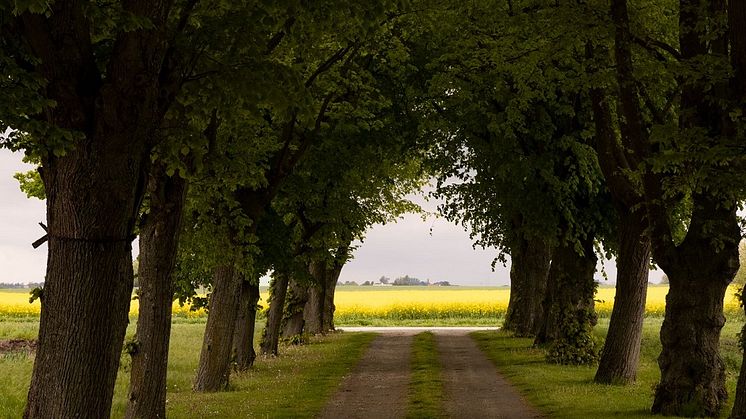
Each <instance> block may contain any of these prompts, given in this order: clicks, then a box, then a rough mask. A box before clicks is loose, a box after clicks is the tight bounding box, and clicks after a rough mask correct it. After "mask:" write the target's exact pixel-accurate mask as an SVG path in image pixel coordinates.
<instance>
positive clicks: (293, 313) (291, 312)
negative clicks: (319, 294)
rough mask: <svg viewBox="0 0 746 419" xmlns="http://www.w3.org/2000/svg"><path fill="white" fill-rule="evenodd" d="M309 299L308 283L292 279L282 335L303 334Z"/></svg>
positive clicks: (288, 336) (284, 336)
mask: <svg viewBox="0 0 746 419" xmlns="http://www.w3.org/2000/svg"><path fill="white" fill-rule="evenodd" d="M307 301H308V285H305V284H300V283H298V281H296V280H294V279H291V280H290V286H289V289H288V295H287V304H286V306H285V314H284V316H283V324H284V325H283V329H282V337H283V338H291V337H293V336H297V335H302V334H303V330H304V326H305V321H304V320H303V317H304V316H303V310H304V308H305V306H306V302H307Z"/></svg>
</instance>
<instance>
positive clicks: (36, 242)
mask: <svg viewBox="0 0 746 419" xmlns="http://www.w3.org/2000/svg"><path fill="white" fill-rule="evenodd" d="M39 225H40V226H41V228H43V229H44V231H47V226H45V225H44V223H39ZM47 240H49V234H45V235H44V236H43V237H42V238H40V239H39V240H37V241H35V242H33V243H31V246H33V247H34V249H36V248H38V247H39V246H41V245H42V244H44V242H46V241H47Z"/></svg>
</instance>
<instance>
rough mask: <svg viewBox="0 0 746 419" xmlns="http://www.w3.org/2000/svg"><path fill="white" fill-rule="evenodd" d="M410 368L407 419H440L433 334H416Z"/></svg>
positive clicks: (440, 398) (440, 390)
mask: <svg viewBox="0 0 746 419" xmlns="http://www.w3.org/2000/svg"><path fill="white" fill-rule="evenodd" d="M411 365H412V378H411V380H410V383H409V401H408V403H407V418H438V417H443V413H442V412H443V378H442V376H441V368H440V361H438V348H437V345H436V343H435V336H434V335H433V334H432V332H423V333H419V334H417V335H415V337H414V339H413V341H412V361H411Z"/></svg>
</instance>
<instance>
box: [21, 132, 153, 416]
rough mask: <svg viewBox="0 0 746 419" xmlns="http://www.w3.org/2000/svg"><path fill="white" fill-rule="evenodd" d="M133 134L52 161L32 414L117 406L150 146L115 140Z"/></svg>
mask: <svg viewBox="0 0 746 419" xmlns="http://www.w3.org/2000/svg"><path fill="white" fill-rule="evenodd" d="M123 137H124V135H123V134H121V135H118V136H115V137H112V138H108V139H106V140H104V139H103V138H93V139H90V141H89V140H86V144H85V145H81V146H80V147H79V149H76V150H73V151H70V152H68V154H67V155H66V156H64V157H60V158H54V159H52V161H47V162H45V163H44V167H43V169H42V178H43V179H44V187H45V192H46V197H47V225H48V238H49V250H48V256H47V258H48V259H47V272H46V278H45V284H44V290H43V294H42V298H41V318H40V321H39V338H38V342H39V346H38V349H37V353H36V357H35V361H34V369H33V374H32V377H31V385H30V388H29V392H28V403H27V405H26V410H25V413H24V417H27V418H67V417H80V418H102V417H108V416H109V414H110V410H111V400H112V397H113V392H114V383H115V380H116V376H117V370H118V369H119V361H120V357H121V353H122V346H123V343H124V335H125V331H126V329H127V324H128V322H129V306H130V300H131V298H132V284H133V270H132V245H131V242H132V240H133V231H134V225H135V222H136V219H137V213H138V210H139V207H140V201H141V198H142V190H143V186H142V185H143V184H144V182H145V177H144V176H141V174H143V175H144V162H143V161H142V160H143V157H144V156H146V155H147V153H145V154H143V150H142V149H143V144H139V145H138V144H133V145H132V150H129V149H128V148H127V147H123V148H122V149H117V146H116V145H111V146H108V144H109V142H111V143H119V144H123V143H125V142H124V141H123ZM128 138H129V137H128ZM133 141H134V140H133ZM112 147H113V148H114V149H115V150H112ZM125 150H127V153H126V154H119V152H122V153H124V152H125Z"/></svg>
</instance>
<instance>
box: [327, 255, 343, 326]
mask: <svg viewBox="0 0 746 419" xmlns="http://www.w3.org/2000/svg"><path fill="white" fill-rule="evenodd" d="M342 267H343V265H342V264H338V263H335V265H334V266H333V267H332V269H329V270H328V272H327V277H326V290H325V292H324V312H323V313H322V314H323V317H322V319H323V327H324V332H329V331H333V330H334V311H335V310H336V306H335V305H334V293H335V291H336V290H337V281H338V280H339V276H340V275H341V274H342Z"/></svg>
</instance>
